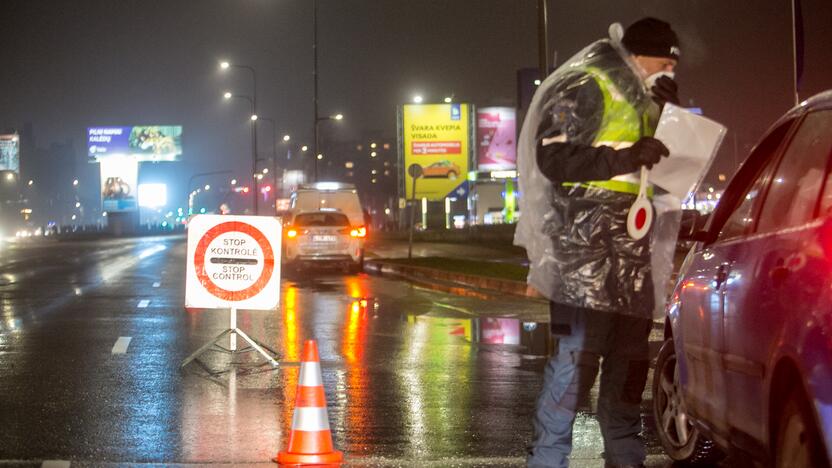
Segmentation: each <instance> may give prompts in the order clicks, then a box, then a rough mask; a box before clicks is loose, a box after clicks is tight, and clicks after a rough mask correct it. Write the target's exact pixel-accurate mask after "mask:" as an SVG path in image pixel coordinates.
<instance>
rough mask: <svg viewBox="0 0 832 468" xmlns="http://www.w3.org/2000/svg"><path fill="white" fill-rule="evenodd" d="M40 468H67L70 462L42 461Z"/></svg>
mask: <svg viewBox="0 0 832 468" xmlns="http://www.w3.org/2000/svg"><path fill="white" fill-rule="evenodd" d="M40 466H41V468H69V466H70V462H69V461H68V460H44V461H43V463H41V465H40Z"/></svg>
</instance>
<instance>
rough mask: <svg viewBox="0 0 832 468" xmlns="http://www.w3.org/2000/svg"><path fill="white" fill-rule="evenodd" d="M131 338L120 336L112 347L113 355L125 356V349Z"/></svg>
mask: <svg viewBox="0 0 832 468" xmlns="http://www.w3.org/2000/svg"><path fill="white" fill-rule="evenodd" d="M132 339H133V338H131V337H129V336H120V337H118V339H117V340H116V344H114V345H113V351H112V353H113V354H125V353H127V347H128V346H130V341H131V340H132Z"/></svg>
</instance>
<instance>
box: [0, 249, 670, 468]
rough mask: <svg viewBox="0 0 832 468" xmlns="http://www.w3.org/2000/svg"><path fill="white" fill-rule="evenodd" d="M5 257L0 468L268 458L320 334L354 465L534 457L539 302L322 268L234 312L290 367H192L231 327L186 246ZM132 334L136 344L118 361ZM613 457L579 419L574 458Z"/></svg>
mask: <svg viewBox="0 0 832 468" xmlns="http://www.w3.org/2000/svg"><path fill="white" fill-rule="evenodd" d="M0 254H2V259H0V278H3V279H4V281H3V282H0V297H2V302H0V305H1V306H2V309H0V418H2V421H0V460H30V461H32V462H33V463H34V464H37V461H39V460H47V459H58V460H71V461H73V465H79V464H80V465H84V464H90V465H98V464H101V463H117V464H120V463H162V464H170V463H234V464H245V463H251V464H261V463H262V464H268V463H269V460H270V459H271V458H273V457H274V456H275V455H276V454H277V452H278V451H279V450H280V449H282V448H285V446H286V439H287V437H288V435H289V432H288V431H289V430H290V427H291V420H292V414H293V406H294V399H295V391H296V390H295V387H296V385H297V379H298V371H299V367H298V365H299V363H298V361H299V359H300V352H301V347H302V343H303V341H304V340H306V339H315V340H317V341H318V348H319V351H320V355H321V361H322V371H323V381H324V388H325V391H326V397H327V402H328V407H329V417H330V424H331V427H332V433H333V437H334V442H335V445H336V447H337V448H338V449H340V450H342V451H344V452H345V454H346V455H347V461H348V463H349V464H350V465H354V466H402V465H404V466H424V465H432V466H450V465H458V466H522V465H523V461H524V454H525V447H526V444H527V443H528V441H529V439H530V437H531V424H530V420H531V419H530V418H531V414H532V411H533V406H534V400H535V398H536V396H537V393H538V391H539V388H540V383H541V380H542V367H543V364H544V362H545V359H544V357H543V355H545V353H546V349H547V343H546V338H545V337H546V331H545V325H542V324H537V323H535V320H541V319H544V318H545V317H546V308H545V306H541V304H539V303H531V302H527V301H524V300H518V299H512V298H506V299H502V300H492V301H482V300H479V299H474V298H466V297H458V296H451V295H446V294H443V293H438V292H433V291H429V290H424V289H420V288H415V287H413V286H411V285H409V284H407V283H403V282H399V281H395V280H392V279H387V278H379V277H372V276H368V275H364V274H362V275H359V276H345V275H341V274H333V273H325V272H314V273H310V274H306V275H303V276H301V277H293V278H286V279H285V280H284V281H283V283H282V288H281V291H280V302H281V305H280V309H279V311H277V312H260V311H240V312H239V315H238V325H239V327H240V328H241V329H243V330H244V331H246V332H248V333H249V334H250V335H251V336H253V337H255V338H257V339H259V340H260V341H263V342H264V343H266V344H267V345H269V346H271V347H273V348H274V349H275V351H277V354H278V359H279V360H280V362H281V365H280V367H279V368H278V369H276V370H272V369H271V366H270V365H268V364H266V365H264V361H263V360H262V359H261V358H259V356H258V355H257V354H256V353H242V354H238V355H235V356H234V357H233V360H234V362H233V363H232V361H231V359H232V358H231V357H230V356H229V355H227V354H223V353H218V352H208V353H206V354H204V355H203V356H202V357H201V358H200V360H199V362H194V363H192V364H190V365H189V366H187V368H186V369H185V370H184V371H180V369H179V363H180V362H181V361H182V359H184V358H185V357H186V356H187V355H189V354H190V353H191V352H193V351H194V350H196V349H197V348H198V347H199V346H201V345H202V344H203V343H205V342H207V341H209V340H210V339H211V338H213V337H214V336H215V335H216V334H217V333H218V332H220V331H221V330H223V329H224V328H226V327H227V322H228V312H226V311H212V310H189V311H185V310H183V308H182V304H183V298H184V276H185V275H184V271H185V246H184V242H183V241H182V239H175V238H155V239H133V240H113V241H104V242H97V243H93V242H86V243H84V242H76V243H69V242H67V243H45V244H13V245H8V244H7V245H4V246H3V247H2V250H0ZM154 284H155V285H156V286H158V287H155V286H154ZM141 301H147V302H144V305H145V307H140V305H141V304H139V303H140V302H141ZM120 337H130V338H131V339H130V341H129V345H127V349H126V352H124V353H123V354H113V352H112V350H113V348H114V343H116V342H117V340H118V339H119V338H120ZM240 341H241V342H242V340H240ZM601 450H602V449H601V447H600V435H599V434H598V431H597V425H596V424H595V422H594V419H592V418H591V417H588V416H585V415H582V416H581V417H580V418H579V421H578V423H577V425H576V450H575V457H574V458H575V463H574V466H602V465H603V463H602V462H601V461H600V459H599V454H600V452H601ZM650 452H651V453H652V454H654V456H652V457H651V461H650V464H651V466H663V465H664V464H665V461H664V460H665V459H664V458H662V457H661V456H658V455H656V454H657V453H658V449H657V448H656V447H655V444H653V447H652V448H651V450H650Z"/></svg>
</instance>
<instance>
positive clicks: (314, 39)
mask: <svg viewBox="0 0 832 468" xmlns="http://www.w3.org/2000/svg"><path fill="white" fill-rule="evenodd" d="M312 82H313V86H314V88H313V91H312V104H313V106H314V116H313V120H312V122H313V124H314V125H313V127H314V134H315V137H314V143H312V144H313V145H314V146H313V147H312V157H313V158H314V159H313V161H312V163H313V164H314V165H315V180H314V181H315V182H317V181H318V0H312Z"/></svg>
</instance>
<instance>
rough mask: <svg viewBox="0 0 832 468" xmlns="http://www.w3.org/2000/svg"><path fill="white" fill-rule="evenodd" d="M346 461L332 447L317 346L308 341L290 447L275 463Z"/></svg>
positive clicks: (313, 463) (296, 400) (281, 453)
mask: <svg viewBox="0 0 832 468" xmlns="http://www.w3.org/2000/svg"><path fill="white" fill-rule="evenodd" d="M343 460H344V454H343V453H342V452H340V451H338V450H335V448H334V447H333V446H332V433H331V432H330V430H329V416H328V415H327V412H326V395H325V394H324V385H323V379H322V378H321V360H320V358H319V357H318V345H317V343H316V342H315V340H307V341H306V342H304V343H303V359H302V360H301V364H300V376H299V377H298V394H297V397H296V398H295V414H294V417H293V418H292V432H291V433H290V434H289V448H288V449H287V450H285V451H282V452H280V453H278V454H277V458H275V459H274V461H276V462H277V463H280V464H281V465H327V464H337V463H340V462H342V461H343Z"/></svg>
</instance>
